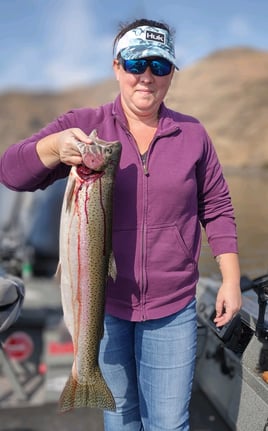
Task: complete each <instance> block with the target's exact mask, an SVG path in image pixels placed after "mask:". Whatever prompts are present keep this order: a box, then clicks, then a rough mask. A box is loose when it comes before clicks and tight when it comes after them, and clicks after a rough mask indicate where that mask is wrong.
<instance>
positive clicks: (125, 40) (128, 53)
mask: <svg viewBox="0 0 268 431" xmlns="http://www.w3.org/2000/svg"><path fill="white" fill-rule="evenodd" d="M118 54H120V55H121V57H122V58H123V59H124V60H134V59H135V60H136V59H138V58H145V57H163V58H165V59H166V60H168V61H170V63H172V64H173V65H174V66H175V68H176V69H179V68H178V66H177V65H176V58H175V49H174V43H173V39H172V37H171V35H170V34H169V32H168V31H167V30H164V29H162V28H158V27H149V26H141V27H136V28H133V29H132V30H129V31H128V32H127V33H125V34H124V35H123V36H122V37H121V39H119V41H118V43H117V45H116V46H115V51H114V57H115V58H116V57H117V56H118Z"/></svg>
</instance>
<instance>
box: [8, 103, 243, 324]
mask: <svg viewBox="0 0 268 431" xmlns="http://www.w3.org/2000/svg"><path fill="white" fill-rule="evenodd" d="M73 127H79V128H81V129H82V130H83V131H84V132H85V133H86V134H89V133H90V132H91V131H92V130H93V129H97V132H98V136H99V137H100V138H101V139H105V140H108V141H113V140H119V141H120V142H121V143H122V156H121V161H120V166H119V169H118V171H117V175H116V182H115V190H114V216H113V250H114V255H115V260H116V264H117V279H116V281H115V282H113V280H112V279H109V280H108V284H107V298H106V311H107V312H108V313H110V314H112V315H114V316H117V317H120V318H123V319H127V320H134V321H141V320H146V319H155V318H160V317H164V316H167V315H170V314H172V313H175V312H177V311H179V310H181V309H182V308H184V307H185V306H186V305H187V304H188V303H189V302H190V301H191V300H192V299H193V298H194V296H195V289H196V284H197V281H198V259H199V254H200V247H201V228H200V223H201V225H202V226H203V227H204V228H205V230H206V234H207V238H208V243H209V245H210V248H211V250H212V253H213V255H214V256H217V255H219V254H223V253H230V252H232V253H237V252H238V250H237V236H236V226H235V221H234V214H233V208H232V204H231V199H230V195H229V191H228V187H227V184H226V182H225V180H224V178H223V175H222V169H221V166H220V164H219V161H218V158H217V155H216V153H215V150H214V147H213V145H212V143H211V141H210V139H209V137H208V135H207V133H206V131H205V129H204V128H203V126H202V125H201V124H200V123H199V121H198V120H196V119H195V118H193V117H190V116H187V115H183V114H181V113H178V112H175V111H172V110H170V109H168V108H167V107H166V106H165V105H164V104H162V105H161V107H160V112H159V124H158V129H157V132H156V134H155V137H154V139H153V141H152V142H151V144H150V147H149V149H148V154H147V159H146V164H145V165H143V163H142V160H141V156H140V154H139V151H138V148H137V146H136V143H135V141H134V138H133V136H132V135H131V133H130V132H129V131H128V128H127V122H126V118H125V115H124V113H123V110H122V106H121V101H120V96H118V97H117V99H116V100H115V101H114V102H112V103H108V104H106V105H103V106H101V107H99V108H97V109H90V108H81V109H76V110H73V111H70V112H68V113H66V114H64V115H62V116H61V117H59V118H58V119H56V120H55V121H53V122H52V123H50V124H49V125H47V126H46V127H45V128H44V129H42V130H41V131H40V132H38V133H36V134H35V135H33V136H31V137H30V138H28V139H25V140H23V141H21V142H19V143H18V144H15V145H13V146H11V147H10V148H9V149H8V150H7V151H6V152H5V153H4V154H3V156H2V158H1V159H0V181H1V182H2V183H3V184H5V185H6V186H7V187H9V188H11V189H14V190H28V191H34V190H36V189H37V188H45V187H47V186H48V185H49V184H51V183H52V182H53V181H55V180H56V179H58V178H62V177H64V176H67V175H68V173H69V170H70V167H69V166H67V165H64V164H59V165H58V166H57V167H56V168H55V169H48V168H46V167H45V166H44V165H43V164H42V162H41V161H40V159H39V157H38V155H37V153H36V143H37V142H38V140H40V139H41V138H43V137H44V136H46V135H49V134H51V133H55V132H58V131H62V130H64V129H67V128H73Z"/></svg>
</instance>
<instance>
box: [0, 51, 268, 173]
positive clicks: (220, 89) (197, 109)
mask: <svg viewBox="0 0 268 431" xmlns="http://www.w3.org/2000/svg"><path fill="white" fill-rule="evenodd" d="M267 71H268V52H261V51H256V50H252V49H246V48H236V49H226V50H223V51H218V52H215V53H214V54H212V55H210V56H208V57H206V58H204V59H203V60H201V61H199V62H197V63H195V64H194V65H192V66H191V67H188V68H185V69H184V70H182V71H180V72H178V73H176V74H175V78H174V81H173V84H172V88H171V89H170V92H169V95H168V97H167V104H168V105H169V106H170V107H172V108H174V109H176V110H179V111H182V112H184V113H189V114H192V115H194V116H196V117H198V118H199V119H200V120H201V121H202V122H203V123H204V125H205V126H206V128H207V130H208V132H209V134H210V135H211V137H212V138H213V141H214V144H215V146H216V148H217V151H218V154H219V157H220V159H221V162H222V164H223V165H225V166H235V167H245V166H254V167H266V168H267V167H268V126H267V118H268V73H267ZM116 94H117V83H116V82H115V80H107V81H104V82H101V83H99V84H97V85H94V86H88V87H85V88H78V89H75V90H69V91H65V92H62V93H23V92H8V93H4V94H0V134H1V138H2V139H1V144H0V151H1V152H2V151H3V149H4V148H6V147H7V146H9V145H10V144H11V143H13V142H16V141H17V140H18V139H21V138H23V137H26V136H28V135H29V134H31V133H33V132H34V131H36V130H38V129H39V128H40V127H42V126H43V125H45V124H46V123H47V122H49V121H51V120H52V119H53V118H54V117H56V116H57V115H59V114H60V113H62V112H65V111H66V110H69V109H71V108H75V107H79V106H87V105H88V106H97V105H98V104H101V103H105V102H106V101H110V100H112V99H113V98H114V97H115V95H116Z"/></svg>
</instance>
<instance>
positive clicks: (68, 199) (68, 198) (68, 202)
mask: <svg viewBox="0 0 268 431" xmlns="http://www.w3.org/2000/svg"><path fill="white" fill-rule="evenodd" d="M70 181H71V180H70ZM74 189H75V179H74V178H72V181H71V183H70V187H69V189H68V194H67V196H66V208H65V209H66V211H69V210H70V208H71V203H72V198H73V194H74Z"/></svg>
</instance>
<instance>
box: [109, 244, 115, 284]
mask: <svg viewBox="0 0 268 431" xmlns="http://www.w3.org/2000/svg"><path fill="white" fill-rule="evenodd" d="M108 276H110V277H112V279H113V281H115V280H116V276H117V269H116V262H115V257H114V253H113V251H112V252H111V254H110V258H109V264H108Z"/></svg>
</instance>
